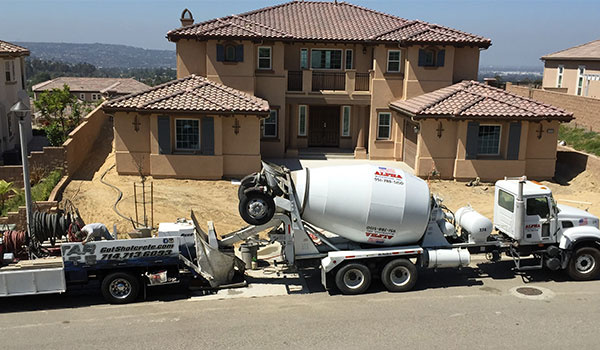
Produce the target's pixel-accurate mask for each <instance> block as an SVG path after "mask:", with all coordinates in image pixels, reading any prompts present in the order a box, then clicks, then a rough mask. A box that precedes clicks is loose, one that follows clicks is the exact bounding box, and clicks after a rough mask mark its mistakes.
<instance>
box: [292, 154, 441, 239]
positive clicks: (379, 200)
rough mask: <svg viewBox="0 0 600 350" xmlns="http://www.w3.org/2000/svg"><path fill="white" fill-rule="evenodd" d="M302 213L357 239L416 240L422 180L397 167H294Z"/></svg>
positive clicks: (424, 219)
mask: <svg viewBox="0 0 600 350" xmlns="http://www.w3.org/2000/svg"><path fill="white" fill-rule="evenodd" d="M294 177H295V187H296V192H297V194H298V199H299V201H300V206H301V207H302V208H303V209H302V210H303V211H302V218H303V219H304V220H305V221H307V222H309V223H311V224H313V225H315V226H318V227H320V228H322V229H325V230H327V231H330V232H332V233H335V234H337V235H339V236H341V237H344V238H346V239H349V240H351V241H354V242H358V243H367V244H375V245H401V244H414V243H417V242H418V241H419V240H420V239H421V237H423V234H424V233H425V229H426V227H427V224H428V221H429V210H430V194H429V187H428V186H427V183H426V182H425V181H423V180H421V179H420V178H418V177H416V176H413V175H410V174H407V173H405V172H404V171H402V170H400V169H394V168H387V167H380V166H372V165H352V166H336V167H323V168H314V169H303V170H300V171H297V172H295V173H294Z"/></svg>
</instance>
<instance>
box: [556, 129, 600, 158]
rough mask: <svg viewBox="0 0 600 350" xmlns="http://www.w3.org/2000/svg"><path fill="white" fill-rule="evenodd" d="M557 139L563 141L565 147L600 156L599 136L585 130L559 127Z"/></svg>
mask: <svg viewBox="0 0 600 350" xmlns="http://www.w3.org/2000/svg"><path fill="white" fill-rule="evenodd" d="M558 139H559V140H564V141H565V142H566V143H567V146H569V147H572V148H575V149H576V150H579V151H584V152H587V153H590V154H595V155H597V156H600V134H599V133H597V132H593V131H587V130H585V129H580V128H574V127H572V126H569V125H561V126H560V130H559V132H558Z"/></svg>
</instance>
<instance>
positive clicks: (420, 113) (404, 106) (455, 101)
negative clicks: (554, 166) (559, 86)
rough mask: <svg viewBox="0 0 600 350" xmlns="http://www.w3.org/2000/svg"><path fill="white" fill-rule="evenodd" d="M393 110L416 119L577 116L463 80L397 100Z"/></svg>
mask: <svg viewBox="0 0 600 350" xmlns="http://www.w3.org/2000/svg"><path fill="white" fill-rule="evenodd" d="M390 108H392V109H393V110H396V111H398V112H400V113H403V114H406V115H409V116H411V117H414V118H415V119H424V118H439V117H442V118H451V119H462V120H464V119H511V120H543V119H546V120H561V121H569V120H571V119H573V113H569V112H566V111H564V110H562V109H559V108H556V107H554V106H551V105H548V104H544V103H541V102H538V101H535V100H532V99H529V98H525V97H521V96H518V95H515V94H512V93H509V92H506V91H505V90H502V89H498V88H495V87H491V86H489V85H485V84H482V83H479V82H476V81H463V82H460V83H458V84H454V85H451V86H448V87H445V88H442V89H439V90H436V91H434V92H430V93H427V94H423V95H421V96H417V97H413V98H411V99H408V100H398V101H394V102H392V103H390Z"/></svg>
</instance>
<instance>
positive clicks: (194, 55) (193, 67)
mask: <svg viewBox="0 0 600 350" xmlns="http://www.w3.org/2000/svg"><path fill="white" fill-rule="evenodd" d="M176 49H177V78H183V77H186V76H188V75H190V74H198V75H201V76H206V41H197V40H190V39H181V40H179V41H177V44H176Z"/></svg>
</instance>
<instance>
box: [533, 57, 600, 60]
mask: <svg viewBox="0 0 600 350" xmlns="http://www.w3.org/2000/svg"><path fill="white" fill-rule="evenodd" d="M540 60H542V61H600V57H552V56H550V57H549V56H543V57H540Z"/></svg>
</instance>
